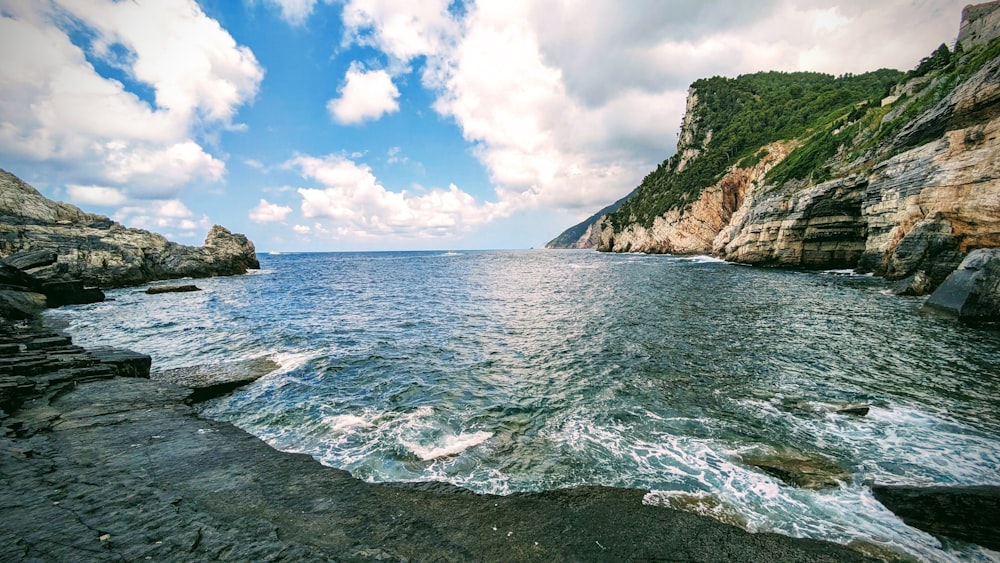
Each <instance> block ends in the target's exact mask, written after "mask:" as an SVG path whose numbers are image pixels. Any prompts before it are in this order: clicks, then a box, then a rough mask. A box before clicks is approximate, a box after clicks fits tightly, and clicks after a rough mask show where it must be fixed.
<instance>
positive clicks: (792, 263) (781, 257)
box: [595, 2, 1000, 291]
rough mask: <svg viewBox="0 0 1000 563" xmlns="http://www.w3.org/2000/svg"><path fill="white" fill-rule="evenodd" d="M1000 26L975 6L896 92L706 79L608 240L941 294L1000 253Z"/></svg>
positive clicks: (616, 217) (607, 221)
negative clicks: (940, 288)
mask: <svg viewBox="0 0 1000 563" xmlns="http://www.w3.org/2000/svg"><path fill="white" fill-rule="evenodd" d="M998 17H1000V2H990V3H988V4H980V5H977V6H970V7H968V8H966V10H965V11H964V12H963V22H962V33H961V35H960V37H959V41H957V42H956V45H957V46H956V48H955V50H954V51H951V50H950V49H948V48H947V47H946V46H944V45H942V46H941V47H940V48H939V49H938V50H936V51H935V52H934V53H933V54H932V55H931V56H929V57H927V58H925V59H924V60H923V61H921V64H920V65H919V66H918V67H917V68H916V69H914V70H913V71H910V72H909V73H907V74H905V75H904V74H902V73H898V74H897V75H895V76H894V77H892V78H893V80H892V84H888V85H887V86H880V82H878V81H879V80H881V84H885V80H884V79H886V78H889V77H890V76H891V75H889V74H885V73H884V71H879V72H883V74H877V73H873V74H875V75H876V76H873V77H868V76H867V75H862V76H855V77H852V76H845V77H839V78H837V79H834V78H833V77H828V81H826V82H824V81H822V80H819V79H815V78H812V77H810V76H801V75H798V74H795V75H784V76H778V77H774V76H772V75H773V73H770V74H766V73H763V74H760V75H750V76H744V77H740V78H739V79H731V80H728V81H727V82H718V81H719V80H720V79H718V78H716V79H710V80H703V81H698V82H696V83H695V85H694V87H693V88H692V90H691V92H690V93H689V98H688V100H689V101H688V108H687V115H685V118H684V123H683V127H682V132H681V135H680V138H681V142H679V143H678V147H677V154H675V156H674V157H672V158H671V159H669V160H667V161H665V162H664V163H663V164H662V165H661V166H660V168H658V169H657V171H655V172H653V173H651V174H650V176H648V177H647V178H646V180H644V182H643V184H642V185H641V186H640V187H639V188H638V189H637V190H636V192H635V195H633V196H632V197H631V198H630V199H629V200H628V201H626V202H625V203H624V204H623V205H622V206H621V209H620V210H619V211H618V212H615V213H611V214H609V215H608V216H607V217H605V218H604V219H603V220H602V221H601V222H600V231H601V232H600V236H599V237H598V242H597V244H596V245H595V246H596V247H597V248H598V249H599V250H602V251H615V252H623V251H624V252H628V251H633V252H635V251H638V252H650V253H679V254H702V253H705V254H715V255H717V256H720V257H722V258H725V259H727V260H731V261H735V262H741V263H748V264H756V265H765V266H787V267H804V268H847V267H849V268H858V269H860V270H863V271H870V272H874V273H876V274H878V275H881V276H884V277H886V278H889V279H904V278H907V277H909V276H919V277H920V278H921V279H922V280H924V281H925V284H924V286H923V288H922V291H929V290H931V289H933V288H934V287H936V286H937V285H939V284H940V283H941V282H942V281H944V279H945V278H946V277H947V276H948V275H949V274H950V273H951V272H952V271H953V270H955V268H956V267H957V266H958V265H959V264H960V263H961V262H962V259H963V258H964V257H965V256H966V255H967V254H968V253H969V252H970V251H972V250H975V249H978V248H994V247H1000V142H998V137H1000V135H998V133H1000V40H998V39H997V37H996V35H997V33H998V32H997V29H996V28H997V26H996V25H995V24H996V21H997V18H998ZM804 80H809V81H810V82H809V83H808V84H807V85H806V86H808V87H811V88H812V89H813V90H815V89H816V88H826V89H827V91H826V92H825V93H816V92H815V91H814V92H812V93H810V91H809V90H808V89H807V88H803V86H804V84H803V81H804ZM830 81H832V82H830ZM880 91H881V93H878V92H880ZM873 93H876V94H875V95H873ZM810 95H812V96H813V98H812V99H814V100H815V101H807V100H806V99H807V98H809V96H810ZM713 100H714V101H713ZM720 100H721V102H720ZM763 100H767V101H768V102H769V103H770V104H771V105H781V110H780V112H778V113H777V114H775V113H772V112H768V111H767V109H766V108H762V107H755V104H758V105H760V104H761V103H762V101H763ZM804 100H806V101H804ZM713 104H714V105H713ZM726 108H729V109H726ZM799 108H801V109H799ZM790 111H799V112H800V113H799V116H798V117H796V119H794V120H791V121H789V122H788V123H776V121H777V120H780V119H782V115H783V114H786V113H788V112H790ZM747 120H750V121H752V123H751V124H750V126H745V125H744V124H743V123H742V122H743V121H747ZM799 125H801V127H799ZM762 131H763V133H762ZM740 140H744V141H747V142H742V143H741V142H740ZM682 145H683V146H682ZM711 159H715V161H714V162H710V161H711ZM696 168H699V169H700V171H699V173H698V175H697V177H696V178H694V180H692V178H691V177H692V176H695V173H694V169H696Z"/></svg>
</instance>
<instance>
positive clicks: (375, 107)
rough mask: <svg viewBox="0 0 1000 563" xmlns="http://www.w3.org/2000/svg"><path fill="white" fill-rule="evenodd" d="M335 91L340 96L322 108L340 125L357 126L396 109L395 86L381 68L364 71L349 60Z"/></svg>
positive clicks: (396, 91)
mask: <svg viewBox="0 0 1000 563" xmlns="http://www.w3.org/2000/svg"><path fill="white" fill-rule="evenodd" d="M338 92H339V93H340V97H339V98H333V99H331V100H330V101H329V102H327V105H326V108H327V110H328V111H329V112H330V117H331V118H333V120H334V121H336V122H337V123H340V124H342V125H357V124H359V123H363V122H365V121H368V120H375V119H378V118H380V117H382V115H384V114H387V113H393V112H396V111H399V102H398V99H399V89H398V88H396V85H395V84H393V83H392V77H391V76H389V73H388V72H386V71H384V70H365V69H364V68H363V67H362V66H361V65H359V64H358V63H351V66H350V68H348V69H347V74H346V75H345V76H344V84H343V85H342V86H341V87H340V88H339V89H338Z"/></svg>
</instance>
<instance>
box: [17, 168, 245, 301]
mask: <svg viewBox="0 0 1000 563" xmlns="http://www.w3.org/2000/svg"><path fill="white" fill-rule="evenodd" d="M33 253H34V254H33ZM41 253H49V254H53V253H54V254H55V255H56V260H55V261H54V262H50V263H48V264H45V265H43V264H42V262H44V261H39V259H38V258H40V257H41V256H42V254H41ZM0 256H7V257H11V256H13V259H14V260H18V261H24V260H27V258H25V257H28V256H34V257H35V258H33V259H32V260H27V262H22V263H24V264H25V265H29V264H30V265H31V268H30V269H31V274H32V275H34V276H35V277H37V278H38V279H40V280H43V281H79V282H82V283H83V284H84V285H85V286H96V287H102V288H108V287H123V286H129V285H138V284H142V283H146V282H149V281H154V280H161V279H171V278H182V277H192V278H203V277H209V276H220V275H234V274H243V273H246V271H247V270H248V269H255V268H259V267H260V264H259V263H258V261H257V255H256V252H255V250H254V246H253V243H251V242H250V241H249V240H247V238H246V237H245V236H243V235H239V234H234V233H231V232H229V231H228V230H227V229H225V228H223V227H221V226H218V225H216V226H214V227H212V229H211V230H210V231H209V233H208V236H207V237H206V239H205V245H204V246H201V247H190V246H184V245H181V244H177V243H173V242H170V241H168V240H167V239H165V238H164V237H162V236H160V235H158V234H155V233H151V232H148V231H144V230H141V229H126V228H125V227H123V226H122V225H121V224H119V223H116V222H114V221H112V220H110V219H108V218H107V217H103V216H100V215H94V214H91V213H84V212H83V211H81V210H80V209H78V208H76V207H74V206H72V205H68V204H65V203H59V202H54V201H51V200H49V199H47V198H45V197H43V196H42V195H41V194H40V193H38V191H37V190H35V189H34V188H32V187H31V186H29V185H27V184H25V183H24V182H22V181H21V180H20V179H19V178H17V177H16V176H14V175H13V174H10V173H9V172H6V171H3V170H0ZM45 261H47V260H45Z"/></svg>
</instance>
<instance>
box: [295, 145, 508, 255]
mask: <svg viewBox="0 0 1000 563" xmlns="http://www.w3.org/2000/svg"><path fill="white" fill-rule="evenodd" d="M286 166H288V167H289V168H296V169H298V170H299V172H300V173H301V174H302V176H303V177H304V178H308V179H312V180H315V181H317V182H319V183H320V184H322V185H323V186H324V187H323V188H300V189H299V190H298V193H299V195H300V196H302V206H301V210H302V215H303V216H304V217H307V218H326V219H330V220H332V222H333V224H335V225H336V231H335V232H336V235H337V236H339V237H344V236H394V235H395V236H407V237H416V238H429V237H442V236H453V235H455V234H458V233H461V232H465V231H466V230H468V229H469V228H471V227H474V226H477V225H482V224H484V223H488V222H490V221H492V220H493V219H495V218H497V217H501V216H506V215H507V214H508V210H507V207H506V206H505V205H500V204H496V203H489V202H485V203H479V202H477V201H476V200H475V198H474V197H473V196H471V195H469V194H468V193H466V192H463V191H462V190H460V189H458V187H457V186H455V185H454V184H452V185H450V186H449V187H448V189H447V190H445V189H431V190H427V191H425V192H423V193H421V194H419V195H417V194H413V193H410V192H407V191H405V190H404V191H401V192H392V191H389V190H387V189H386V188H385V187H383V186H382V185H381V184H380V183H379V181H378V179H376V177H375V175H374V174H373V173H372V171H371V168H369V167H368V166H366V165H364V164H357V163H355V162H354V161H351V160H349V159H347V158H344V157H342V156H338V155H328V156H325V157H322V158H317V157H312V156H298V157H296V158H294V159H292V160H290V161H289V162H287V163H286ZM313 230H314V231H316V232H322V225H321V224H319V223H317V224H316V225H314V227H313ZM301 232H304V231H301Z"/></svg>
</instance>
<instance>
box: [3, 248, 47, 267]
mask: <svg viewBox="0 0 1000 563" xmlns="http://www.w3.org/2000/svg"><path fill="white" fill-rule="evenodd" d="M58 258H59V256H58V255H57V254H56V253H55V252H52V251H51V250H26V251H24V252H15V253H14V254H11V255H10V256H8V257H6V258H4V259H3V260H2V261H3V262H4V263H6V264H9V265H11V266H13V267H15V268H17V269H19V270H30V269H32V268H41V267H42V266H49V265H51V264H55V263H56V260H58Z"/></svg>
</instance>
